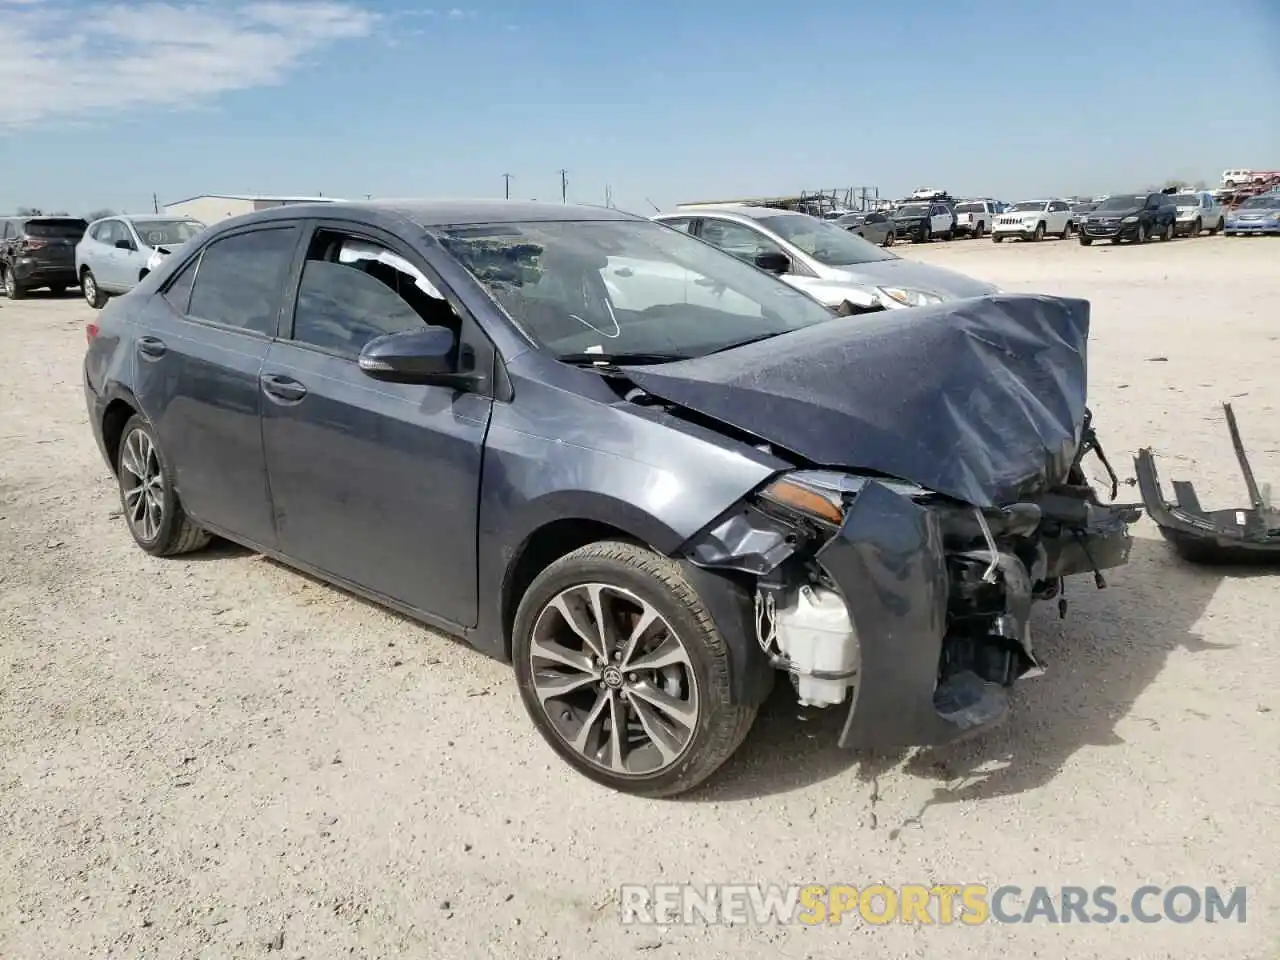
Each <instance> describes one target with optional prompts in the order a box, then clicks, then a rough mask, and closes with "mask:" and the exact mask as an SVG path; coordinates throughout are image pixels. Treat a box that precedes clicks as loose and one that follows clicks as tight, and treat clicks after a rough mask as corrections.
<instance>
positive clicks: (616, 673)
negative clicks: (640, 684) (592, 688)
mask: <svg viewBox="0 0 1280 960" xmlns="http://www.w3.org/2000/svg"><path fill="white" fill-rule="evenodd" d="M601 679H602V680H604V684H605V686H606V687H612V688H614V689H615V690H616V689H617V688H618V687H621V686H622V671H621V670H619V669H618V668H617V667H615V666H612V665H610V666H607V667H605V668H604V675H603V676H602V677H601Z"/></svg>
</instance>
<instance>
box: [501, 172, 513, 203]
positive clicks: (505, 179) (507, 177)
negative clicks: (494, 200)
mask: <svg viewBox="0 0 1280 960" xmlns="http://www.w3.org/2000/svg"><path fill="white" fill-rule="evenodd" d="M513 179H515V178H514V177H512V176H511V174H509V173H504V174H503V175H502V183H503V187H504V191H503V195H504V196H505V197H506V198H507V199H508V200H510V199H511V181H512V180H513Z"/></svg>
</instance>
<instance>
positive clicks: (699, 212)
mask: <svg viewBox="0 0 1280 960" xmlns="http://www.w3.org/2000/svg"><path fill="white" fill-rule="evenodd" d="M715 215H720V216H730V217H745V218H747V219H748V220H763V219H765V218H766V217H808V218H809V219H810V220H813V219H814V218H813V217H810V216H809V214H807V213H801V212H800V211H799V210H779V209H777V208H776V207H750V206H747V205H746V204H743V205H742V206H739V207H681V208H680V212H679V213H662V214H659V215H658V216H657V217H654V219H655V220H657V219H663V220H673V219H680V218H683V217H688V216H698V217H710V216H715Z"/></svg>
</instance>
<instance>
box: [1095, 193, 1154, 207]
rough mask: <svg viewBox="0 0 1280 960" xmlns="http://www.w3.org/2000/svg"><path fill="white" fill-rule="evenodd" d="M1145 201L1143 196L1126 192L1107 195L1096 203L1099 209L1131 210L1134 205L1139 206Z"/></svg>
mask: <svg viewBox="0 0 1280 960" xmlns="http://www.w3.org/2000/svg"><path fill="white" fill-rule="evenodd" d="M1146 202H1147V198H1146V197H1145V196H1142V197H1139V196H1136V195H1134V194H1131V193H1128V194H1124V195H1122V196H1115V197H1107V199H1105V200H1103V201H1102V203H1100V204H1098V209H1099V210H1132V209H1133V208H1134V207H1140V206H1142V205H1143V204H1145V203H1146Z"/></svg>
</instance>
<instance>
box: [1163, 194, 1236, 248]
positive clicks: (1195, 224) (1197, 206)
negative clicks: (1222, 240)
mask: <svg viewBox="0 0 1280 960" xmlns="http://www.w3.org/2000/svg"><path fill="white" fill-rule="evenodd" d="M1173 205H1174V206H1175V207H1177V208H1178V219H1177V221H1176V224H1175V228H1176V230H1177V232H1178V234H1179V235H1181V236H1186V237H1198V236H1200V232H1201V231H1202V230H1208V231H1209V233H1210V235H1216V234H1218V233H1220V232H1221V230H1222V228H1223V227H1225V226H1226V225H1227V211H1226V210H1225V209H1224V208H1223V206H1222V202H1221V201H1220V200H1219V199H1218V198H1217V197H1215V196H1214V195H1213V194H1212V193H1210V192H1209V191H1208V190H1188V191H1186V192H1185V193H1175V194H1174V195H1173Z"/></svg>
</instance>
